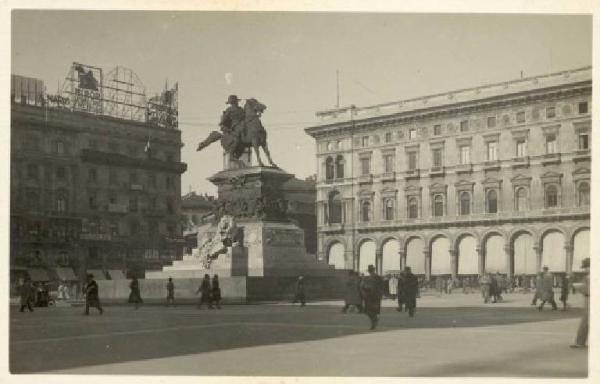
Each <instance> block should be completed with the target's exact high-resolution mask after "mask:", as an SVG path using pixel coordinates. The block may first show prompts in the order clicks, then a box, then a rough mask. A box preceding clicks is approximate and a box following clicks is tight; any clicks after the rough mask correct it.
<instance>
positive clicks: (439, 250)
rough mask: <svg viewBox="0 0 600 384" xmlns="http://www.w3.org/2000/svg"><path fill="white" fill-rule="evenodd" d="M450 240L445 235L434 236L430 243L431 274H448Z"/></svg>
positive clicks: (449, 272)
mask: <svg viewBox="0 0 600 384" xmlns="http://www.w3.org/2000/svg"><path fill="white" fill-rule="evenodd" d="M451 273H452V269H451V263H450V240H448V239H447V238H445V237H438V238H436V239H435V240H434V241H433V243H431V275H432V276H440V275H450V274H451Z"/></svg>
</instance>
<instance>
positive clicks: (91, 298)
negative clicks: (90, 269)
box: [83, 273, 104, 316]
mask: <svg viewBox="0 0 600 384" xmlns="http://www.w3.org/2000/svg"><path fill="white" fill-rule="evenodd" d="M83 290H84V292H85V312H84V315H86V316H87V315H89V314H90V307H93V308H96V309H97V310H98V312H100V314H103V313H104V310H103V309H102V305H101V304H100V293H99V290H98V283H96V280H94V275H93V274H91V273H90V274H88V275H87V283H86V284H85V286H84V289H83Z"/></svg>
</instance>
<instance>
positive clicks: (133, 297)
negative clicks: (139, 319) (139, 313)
mask: <svg viewBox="0 0 600 384" xmlns="http://www.w3.org/2000/svg"><path fill="white" fill-rule="evenodd" d="M129 289H130V290H131V292H130V293H129V302H130V303H133V304H134V305H135V309H138V308H139V307H140V304H141V303H142V296H141V295H140V282H139V281H138V279H137V277H135V276H133V278H132V279H131V283H130V284H129Z"/></svg>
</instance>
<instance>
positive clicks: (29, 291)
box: [19, 277, 34, 312]
mask: <svg viewBox="0 0 600 384" xmlns="http://www.w3.org/2000/svg"><path fill="white" fill-rule="evenodd" d="M33 294H34V293H33V286H32V285H31V280H30V279H29V277H26V278H25V279H24V280H23V283H22V284H21V286H20V287H19V296H20V299H21V309H20V311H21V312H25V308H27V309H29V312H33V308H32V307H31V302H32V301H33Z"/></svg>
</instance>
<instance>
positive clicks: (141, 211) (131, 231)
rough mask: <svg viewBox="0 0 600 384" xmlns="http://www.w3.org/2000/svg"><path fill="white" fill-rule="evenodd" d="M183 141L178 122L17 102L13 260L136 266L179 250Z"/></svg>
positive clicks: (78, 266) (80, 270) (137, 269)
mask: <svg viewBox="0 0 600 384" xmlns="http://www.w3.org/2000/svg"><path fill="white" fill-rule="evenodd" d="M148 143H150V145H149V148H148V147H147V146H148ZM181 146H182V143H181V132H180V131H179V130H177V129H173V128H170V129H167V128H161V127H158V126H155V125H153V124H150V123H143V122H136V121H129V120H124V119H117V118H112V117H108V116H99V115H92V114H88V113H83V112H72V111H69V110H66V109H59V108H49V107H47V106H46V107H44V106H35V105H26V104H17V103H13V104H12V105H11V185H10V188H11V210H10V214H11V249H10V262H11V268H16V267H24V268H28V267H41V268H44V269H48V270H52V268H54V267H57V266H62V267H70V268H73V269H74V270H75V273H76V274H78V275H79V277H82V276H83V275H84V273H85V271H86V270H89V269H102V270H109V269H118V270H128V271H132V272H134V273H136V274H138V276H141V275H143V273H144V270H145V269H148V268H158V267H159V266H160V265H162V264H164V263H166V262H168V261H171V260H173V259H174V258H175V257H176V256H177V255H180V254H181V251H182V245H183V242H182V237H181V233H182V228H181V227H182V223H181V219H180V199H181V191H180V189H181V186H180V184H181V183H180V175H181V173H183V172H184V171H185V169H186V164H184V163H182V162H181V159H180V150H181Z"/></svg>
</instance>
